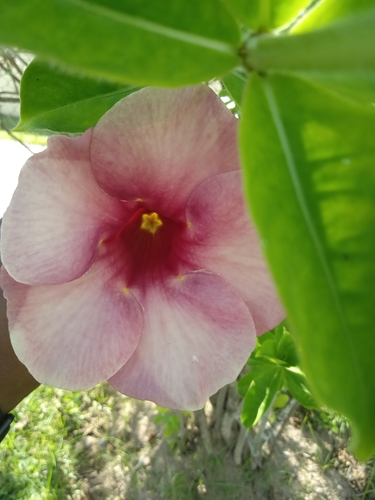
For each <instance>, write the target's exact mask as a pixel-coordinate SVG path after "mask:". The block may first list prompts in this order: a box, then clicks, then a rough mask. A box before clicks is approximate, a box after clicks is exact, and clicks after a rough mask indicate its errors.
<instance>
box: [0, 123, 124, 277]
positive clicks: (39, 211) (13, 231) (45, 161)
mask: <svg viewBox="0 0 375 500" xmlns="http://www.w3.org/2000/svg"><path fill="white" fill-rule="evenodd" d="M91 134H92V131H91V130H90V131H87V132H86V133H85V134H84V135H83V136H82V137H79V138H76V139H72V138H68V137H63V136H56V137H52V138H50V139H49V140H48V148H47V149H46V150H45V151H43V152H42V153H39V154H36V155H34V156H33V157H32V158H30V159H29V160H28V161H27V163H26V164H25V166H24V167H23V169H22V171H21V174H20V179H19V184H18V187H17V189H16V191H15V193H14V195H13V198H12V201H11V203H10V206H9V208H8V209H7V211H6V213H5V215H4V219H3V224H2V228H1V258H2V261H3V264H4V266H5V268H6V269H7V271H8V273H9V274H10V275H11V276H12V277H13V278H14V279H15V280H17V281H19V282H21V283H25V284H29V285H47V284H48V285H51V284H58V283H64V282H67V281H71V280H74V279H76V278H78V277H80V276H82V275H83V274H84V273H85V272H86V271H87V270H88V269H89V267H90V266H91V264H92V262H93V259H94V257H95V254H96V251H97V248H98V243H99V240H100V238H101V237H102V235H103V234H105V233H106V232H107V231H108V230H109V229H110V228H111V227H112V226H116V224H117V223H118V220H119V219H121V217H123V214H124V213H125V212H124V211H125V209H126V207H125V205H126V204H124V203H121V202H120V201H119V200H117V199H114V198H111V197H110V196H108V195H107V194H106V193H104V192H103V191H102V190H101V188H100V187H99V186H98V184H97V183H96V181H95V179H94V177H93V175H92V171H91V163H90V157H89V145H90V139H91Z"/></svg>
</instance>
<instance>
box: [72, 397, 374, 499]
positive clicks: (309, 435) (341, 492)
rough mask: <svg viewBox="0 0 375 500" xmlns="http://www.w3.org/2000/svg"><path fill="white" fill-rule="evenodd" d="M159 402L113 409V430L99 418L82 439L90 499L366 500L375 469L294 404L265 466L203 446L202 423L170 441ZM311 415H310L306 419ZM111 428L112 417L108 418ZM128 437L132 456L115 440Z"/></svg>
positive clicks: (222, 449) (83, 471)
mask: <svg viewBox="0 0 375 500" xmlns="http://www.w3.org/2000/svg"><path fill="white" fill-rule="evenodd" d="M156 415H157V410H156V407H155V405H153V404H152V403H147V402H146V403H142V402H137V401H132V403H131V410H130V411H129V407H128V406H127V407H124V405H122V406H119V407H118V408H116V411H115V412H113V414H112V416H111V418H112V420H111V425H110V430H109V432H107V433H106V434H105V435H104V434H103V425H102V424H103V422H101V421H99V420H97V421H93V422H91V423H90V425H89V426H88V427H87V428H86V429H85V432H84V438H83V440H80V444H78V445H77V446H79V447H80V453H81V457H82V460H81V475H82V477H84V484H85V492H86V494H87V499H89V500H125V499H126V500H159V499H161V500H162V499H168V500H174V499H176V500H185V499H207V500H208V499H210V500H250V499H251V500H357V499H362V500H365V499H366V500H368V499H371V498H375V496H374V485H373V483H372V482H371V481H372V476H371V477H370V475H371V474H373V472H374V468H375V466H374V465H373V466H372V469H371V467H370V466H369V464H367V466H366V465H365V464H363V463H360V462H358V461H357V460H356V459H355V458H354V456H353V455H352V454H351V453H350V452H349V451H347V448H346V446H347V442H346V440H345V439H342V438H338V437H337V436H335V435H333V434H330V433H329V432H328V431H327V430H319V431H317V430H314V429H313V428H312V427H311V425H303V424H302V420H303V416H304V415H303V410H301V409H297V410H296V412H295V413H294V414H293V416H292V417H290V418H289V420H288V421H287V423H286V425H285V427H284V430H283V432H282V433H281V435H280V436H279V437H278V438H277V440H276V441H275V442H274V443H273V444H272V446H271V448H270V447H268V451H267V449H266V450H265V458H264V460H263V464H262V467H261V468H258V469H256V470H252V467H251V461H250V459H248V460H246V461H245V462H244V464H243V465H241V466H236V465H235V464H234V461H233V449H232V448H231V447H228V446H226V445H224V444H222V443H216V445H215V446H214V450H213V453H212V454H211V455H208V454H207V452H206V451H205V450H204V447H203V444H202V439H201V435H200V432H199V430H198V428H197V427H196V426H195V425H194V422H193V423H190V424H188V425H187V429H186V432H184V435H183V437H181V435H180V437H178V436H177V434H176V435H175V436H173V435H172V436H170V437H169V438H165V435H164V432H165V430H164V428H163V427H161V426H160V425H156V424H155V423H154V418H155V416H156ZM305 420H306V419H305ZM105 425H106V428H107V430H108V422H106V423H105ZM119 440H121V441H122V442H123V440H125V441H127V444H128V447H127V449H128V450H129V451H128V453H124V452H123V451H121V453H119V451H118V448H117V443H119Z"/></svg>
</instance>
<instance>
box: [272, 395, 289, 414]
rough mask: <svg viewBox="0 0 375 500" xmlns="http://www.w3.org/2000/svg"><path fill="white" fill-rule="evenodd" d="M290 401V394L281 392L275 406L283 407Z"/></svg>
mask: <svg viewBox="0 0 375 500" xmlns="http://www.w3.org/2000/svg"><path fill="white" fill-rule="evenodd" d="M289 401H290V397H289V396H288V394H279V395H278V396H277V398H276V399H275V402H274V404H273V406H274V408H278V409H280V410H281V409H282V408H284V407H285V405H286V404H287V403H288V402H289Z"/></svg>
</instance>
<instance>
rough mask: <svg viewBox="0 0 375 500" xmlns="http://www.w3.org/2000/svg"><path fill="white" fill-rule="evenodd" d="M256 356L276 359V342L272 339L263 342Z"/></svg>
mask: <svg viewBox="0 0 375 500" xmlns="http://www.w3.org/2000/svg"><path fill="white" fill-rule="evenodd" d="M258 356H268V357H269V358H276V356H277V354H276V342H275V341H274V339H269V340H266V341H265V342H263V344H262V345H261V346H260V348H259V349H258V351H257V357H258Z"/></svg>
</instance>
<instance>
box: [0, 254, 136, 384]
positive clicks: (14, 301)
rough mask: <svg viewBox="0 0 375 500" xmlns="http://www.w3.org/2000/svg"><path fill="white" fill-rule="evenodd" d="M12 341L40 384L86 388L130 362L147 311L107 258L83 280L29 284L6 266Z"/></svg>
mask: <svg viewBox="0 0 375 500" xmlns="http://www.w3.org/2000/svg"><path fill="white" fill-rule="evenodd" d="M0 285H1V287H2V288H3V290H4V296H5V298H6V299H7V300H8V305H7V315H8V320H9V331H10V334H11V342H12V345H13V348H14V350H15V353H16V354H17V356H18V358H19V359H20V360H21V361H22V363H24V364H25V366H26V367H27V368H28V370H29V371H30V373H31V374H32V375H33V376H34V377H35V378H36V380H38V381H39V382H41V383H43V384H47V385H53V386H56V387H61V388H63V389H71V390H78V389H85V388H88V387H91V386H93V385H95V384H97V383H98V382H101V381H103V380H106V379H107V378H109V377H110V376H111V375H113V374H114V373H115V372H117V370H118V369H119V368H120V367H121V366H122V365H123V364H124V363H125V362H126V361H127V360H128V359H129V357H130V356H131V354H132V353H133V351H134V349H135V347H136V345H137V343H138V340H139V337H140V335H141V331H142V325H143V312H142V308H141V306H140V304H139V302H138V301H137V299H135V298H134V296H133V295H132V294H131V293H130V292H128V291H127V290H124V288H123V285H122V284H121V282H120V281H119V280H117V279H116V278H114V277H113V273H112V271H111V269H110V268H109V267H108V266H106V265H105V261H104V260H103V259H101V260H99V261H98V262H96V263H95V264H94V265H93V267H92V268H91V269H90V270H89V272H88V273H86V274H85V275H84V276H83V277H82V278H80V279H78V280H76V281H72V282H69V283H64V284H62V285H52V286H38V287H36V286H29V285H24V284H21V283H18V282H17V281H15V280H13V279H12V278H11V277H10V276H9V274H8V273H7V272H6V271H5V269H4V267H2V268H1V281H0Z"/></svg>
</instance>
